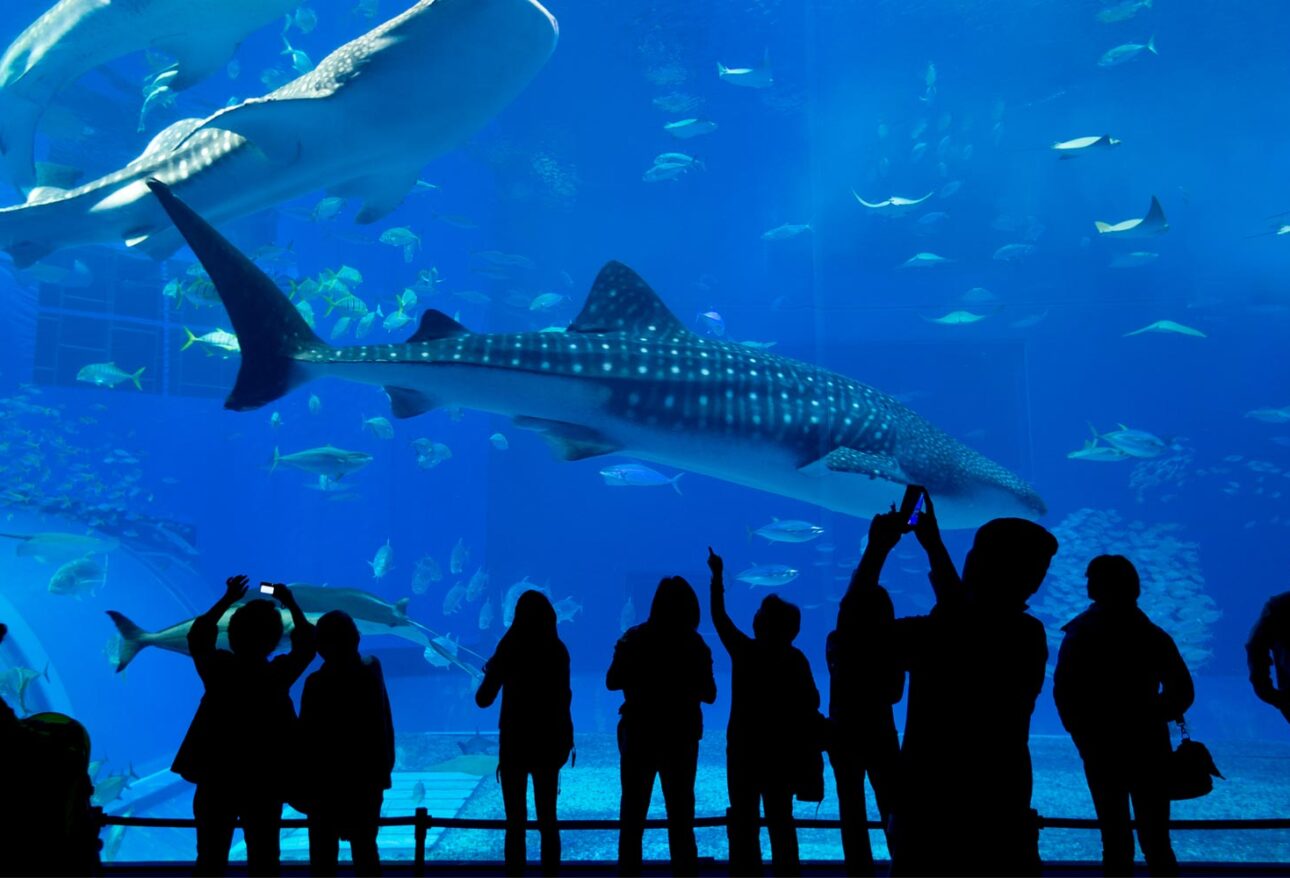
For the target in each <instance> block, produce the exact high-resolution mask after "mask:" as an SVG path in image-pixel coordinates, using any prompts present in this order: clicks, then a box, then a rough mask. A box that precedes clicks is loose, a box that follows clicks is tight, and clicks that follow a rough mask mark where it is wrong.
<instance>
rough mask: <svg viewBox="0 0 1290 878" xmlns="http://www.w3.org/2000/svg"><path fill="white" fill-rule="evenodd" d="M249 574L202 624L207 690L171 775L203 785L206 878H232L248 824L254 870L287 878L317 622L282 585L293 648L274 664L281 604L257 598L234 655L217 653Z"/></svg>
mask: <svg viewBox="0 0 1290 878" xmlns="http://www.w3.org/2000/svg"><path fill="white" fill-rule="evenodd" d="M247 582H248V580H247V578H246V577H245V576H243V575H238V576H232V577H230V578H229V579H228V581H227V583H226V585H225V592H224V596H223V597H221V598H220V599H219V600H218V601H216V602H215V605H214V606H213V607H211V608H210V609H209V610H207V611H206V612H205V613H204V614H202V615H200V616H198V617H197V618H196V619H194V620H193V625H192V628H190V629H189V631H188V651H189V653H190V654H191V655H192V658H193V664H194V665H195V666H196V668H197V673H198V674H199V675H200V676H201V678H202V683H203V684H205V686H206V693H205V694H204V695H203V696H202V701H201V704H200V705H198V707H197V715H196V716H195V717H193V723H192V725H191V726H189V728H188V734H187V735H186V736H185V737H184V743H183V744H182V745H181V746H180V748H179V754H178V755H177V756H176V757H175V762H174V765H172V766H171V769H170V770H171V771H173V772H175V773H176V774H178V775H180V776H181V777H183V778H184V780H187V781H189V782H191V783H195V784H197V791H196V793H195V794H194V795H193V818H194V819H195V820H196V821H197V868H196V872H197V874H198V875H223V874H224V872H225V870H226V869H227V868H228V848H229V845H230V844H231V843H232V841H233V828H234V825H235V823H236V822H237V819H238V818H239V817H240V818H242V830H243V833H244V834H245V835H246V860H247V862H246V868H247V872H248V873H249V874H251V875H276V874H278V868H279V863H278V857H279V851H280V849H279V843H278V833H279V830H280V828H281V824H282V803H283V802H284V801H285V800H286V797H287V787H288V779H289V777H290V776H291V772H290V771H289V770H284V767H283V763H284V759H286V758H289V756H290V749H291V747H292V744H293V742H295V741H296V740H297V737H296V736H297V721H296V709H295V706H294V705H293V704H292V703H291V686H292V685H293V684H294V683H295V682H296V680H298V679H299V678H300V675H301V674H303V673H304V672H305V668H307V667H309V663H310V662H311V661H313V659H314V626H313V625H311V624H309V620H308V619H306V618H305V614H304V613H303V612H302V611H301V609H300V605H299V604H297V603H296V599H295V597H294V596H293V595H292V594H291V591H290V590H289V589H288V588H287V587H286V586H285V585H282V584H281V583H278V584H276V585H274V586H273V596H274V597H275V598H277V599H278V600H279V601H281V603H282V605H283V606H284V607H286V608H287V610H288V611H290V613H291V626H292V627H291V651H290V652H289V653H287V654H286V655H280V656H277V657H276V658H274V659H273V661H269V655H270V654H271V653H272V652H273V651H274V650H275V649H276V648H277V646H278V643H279V642H280V641H281V640H282V628H283V625H282V614H281V612H280V611H279V610H278V608H277V607H276V606H274V604H273V602H272V601H266V600H254V601H251V602H249V603H247V604H244V605H243V606H241V607H238V609H237V611H236V612H235V613H233V615H232V617H231V618H230V619H229V622H228V644H229V647H230V648H231V649H232V651H231V652H230V651H228V650H223V649H217V648H216V643H217V642H218V640H219V623H220V619H221V618H223V616H224V614H225V613H227V612H228V611H229V610H231V609H232V608H233V606H234V604H236V603H237V602H238V601H240V600H242V598H243V597H245V595H246V588H247Z"/></svg>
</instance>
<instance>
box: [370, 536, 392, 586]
mask: <svg viewBox="0 0 1290 878" xmlns="http://www.w3.org/2000/svg"><path fill="white" fill-rule="evenodd" d="M367 566H369V567H371V568H372V578H373V579H384V578H385V575H386V574H387V573H389V572H390V571H391V570H393V569H394V547H393V546H391V545H390V541H389V540H388V539H387V540H386V541H385V545H383V546H381V547H380V548H379V549H377V550H376V555H375V556H373V558H372V560H371V561H368V562H367Z"/></svg>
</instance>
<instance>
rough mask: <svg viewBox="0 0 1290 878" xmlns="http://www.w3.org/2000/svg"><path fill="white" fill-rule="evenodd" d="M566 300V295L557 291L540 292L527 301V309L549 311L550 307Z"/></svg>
mask: <svg viewBox="0 0 1290 878" xmlns="http://www.w3.org/2000/svg"><path fill="white" fill-rule="evenodd" d="M568 300H569V297H568V296H562V295H560V294H559V293H541V294H539V295H537V296H534V297H533V301H531V302H529V310H530V311H550V310H551V309H552V308H555V307H556V306H558V305H560V304H563V303H564V302H567V301H568Z"/></svg>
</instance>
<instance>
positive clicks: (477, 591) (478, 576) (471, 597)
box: [466, 567, 488, 604]
mask: <svg viewBox="0 0 1290 878" xmlns="http://www.w3.org/2000/svg"><path fill="white" fill-rule="evenodd" d="M487 589H488V574H487V573H485V572H484V568H483V567H478V568H476V569H475V572H474V573H473V574H472V575H471V577H470V581H469V582H468V583H466V600H467V601H469V602H470V603H472V604H473V603H474V602H475V601H477V600H479V596H480V595H482V594H483V593H484V592H485V591H486V590H487Z"/></svg>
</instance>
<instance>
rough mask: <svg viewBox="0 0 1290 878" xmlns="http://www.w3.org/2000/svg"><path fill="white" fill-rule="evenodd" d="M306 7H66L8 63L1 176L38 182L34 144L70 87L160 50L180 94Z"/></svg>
mask: <svg viewBox="0 0 1290 878" xmlns="http://www.w3.org/2000/svg"><path fill="white" fill-rule="evenodd" d="M299 2H300V0H128V2H122V0H115V2H104V0H60V2H58V3H55V4H54V5H53V6H52V7H50V8H49V9H48V10H47V11H46V12H45V13H44V14H43V15H41V16H40V18H38V19H36V20H35V21H34V22H32V23H31V25H29V26H28V27H27V29H26V30H24V31H23V32H22V33H21V34H19V35H18V38H17V39H16V40H14V41H13V42H12V43H11V44H10V45H9V48H8V49H6V50H5V53H4V55H3V56H0V175H3V176H4V177H5V179H7V180H8V182H10V183H12V184H13V186H14V188H16V189H20V190H22V191H26V190H27V189H30V188H31V187H32V186H33V185H34V184H35V182H36V176H35V169H34V162H33V161H32V151H33V143H34V140H35V136H36V126H37V125H38V124H39V123H40V119H41V116H43V115H44V113H45V108H46V107H48V106H49V104H50V102H51V101H52V100H53V99H54V97H55V96H56V95H57V94H58V92H59V91H60V90H62V89H63V88H64V87H65V86H66V85H68V84H69V83H71V82H73V81H74V80H76V79H77V78H78V77H80V76H81V75H82V74H84V73H86V72H88V71H90V70H93V69H94V68H95V67H98V66H100V65H102V64H106V63H107V62H109V61H112V60H114V59H116V58H121V57H123V56H125V55H129V54H132V53H134V52H139V51H143V50H151V49H155V50H159V51H161V52H164V53H165V54H167V55H170V56H171V57H173V58H174V59H175V63H174V64H173V65H172V66H171V67H169V68H167V69H166V70H163V71H159V75H160V76H161V78H162V80H163V81H165V82H166V83H167V87H168V88H169V89H170V90H171V91H180V90H182V89H185V88H187V87H188V86H190V85H193V84H195V83H197V82H199V81H200V80H202V79H205V78H206V77H207V76H209V75H210V74H211V73H214V72H215V71H216V70H218V69H219V68H221V67H223V66H224V63H225V62H226V61H228V59H229V58H230V57H232V55H233V52H234V51H235V50H236V49H237V47H238V44H239V43H241V42H242V39H243V38H244V37H245V36H246V35H247V34H249V33H251V32H252V31H254V30H256V29H257V28H259V27H261V26H263V25H266V24H268V23H269V22H271V21H274V20H276V19H278V18H281V17H282V15H283V14H284V13H285V12H287V10H289V9H291V8H293V7H295V6H296V5H297V4H299Z"/></svg>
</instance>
